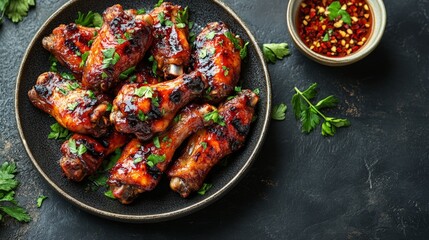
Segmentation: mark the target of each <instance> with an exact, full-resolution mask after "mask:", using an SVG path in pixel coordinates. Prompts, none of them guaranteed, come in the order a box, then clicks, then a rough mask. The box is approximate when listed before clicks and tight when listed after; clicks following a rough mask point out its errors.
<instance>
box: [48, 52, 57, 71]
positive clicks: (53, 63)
mask: <svg viewBox="0 0 429 240" xmlns="http://www.w3.org/2000/svg"><path fill="white" fill-rule="evenodd" d="M49 62H50V63H51V66H50V68H49V71H51V72H58V68H57V67H58V60H57V59H56V58H55V57H54V56H53V55H50V56H49Z"/></svg>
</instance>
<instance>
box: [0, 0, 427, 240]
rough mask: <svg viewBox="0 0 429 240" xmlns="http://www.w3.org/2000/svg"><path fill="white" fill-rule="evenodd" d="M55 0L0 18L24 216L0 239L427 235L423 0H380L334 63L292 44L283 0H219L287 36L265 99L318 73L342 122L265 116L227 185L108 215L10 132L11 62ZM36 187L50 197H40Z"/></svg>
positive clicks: (5, 100) (4, 98) (277, 37)
mask: <svg viewBox="0 0 429 240" xmlns="http://www.w3.org/2000/svg"><path fill="white" fill-rule="evenodd" d="M64 2H66V1H65V0H61V1H53V0H39V1H38V2H37V7H36V8H35V9H32V10H31V11H30V13H29V16H28V17H27V18H25V20H24V21H23V22H21V23H19V24H12V23H10V22H9V21H7V20H6V21H5V22H4V23H3V25H2V26H0V57H1V59H2V61H1V63H0V79H1V83H0V84H1V88H0V96H1V98H0V107H1V109H2V111H1V113H0V161H4V160H9V161H15V162H16V163H17V164H18V167H19V170H20V173H19V174H18V179H19V180H20V182H21V185H20V187H19V189H18V190H17V193H16V195H17V199H18V201H19V202H20V204H21V205H23V206H25V207H26V208H27V209H28V211H29V212H30V215H31V216H32V218H33V220H32V221H31V222H30V223H28V224H21V223H17V222H16V221H14V220H12V219H6V220H5V221H4V222H2V223H0V239H110V238H135V237H138V238H150V239H152V238H154V239H158V238H160V239H171V238H179V239H180V238H183V239H185V238H189V237H193V238H195V237H206V238H213V239H221V238H228V239H231V238H236V239H428V238H429V190H428V189H427V186H428V184H429V161H428V160H429V138H428V137H427V136H428V135H429V128H428V127H427V126H426V122H427V120H429V107H428V106H429V97H428V94H429V87H428V86H427V83H428V81H429V46H428V41H429V24H428V22H429V16H428V15H429V13H428V10H427V9H429V3H428V1H427V0H410V1H392V0H390V1H386V2H385V4H386V8H387V14H388V24H387V28H386V32H385V35H384V37H383V39H382V41H381V44H380V45H379V46H378V48H377V49H376V50H375V51H374V52H373V53H372V54H371V55H369V56H368V57H367V58H366V59H364V60H363V61H361V62H359V63H356V64H353V65H352V66H348V67H342V68H331V67H324V66H321V65H319V64H317V63H314V62H312V61H310V60H308V59H307V58H305V57H304V56H303V55H301V54H300V53H299V52H298V51H297V49H296V48H295V47H294V46H293V45H292V41H291V39H290V37H289V34H288V32H287V29H286V24H285V11H286V5H287V1H284V0H271V1H257V0H248V1H240V0H225V1H224V2H225V3H226V4H228V5H229V6H230V7H231V8H232V9H234V10H235V11H236V12H237V13H238V15H239V16H241V17H242V19H243V20H244V21H245V22H246V23H247V24H248V26H249V27H250V29H251V30H252V31H253V33H254V34H255V36H256V38H257V39H258V40H259V41H260V42H261V43H262V42H283V41H286V42H288V43H290V44H291V52H292V55H291V56H290V57H289V58H287V59H285V60H283V61H281V62H278V63H277V64H275V65H270V73H271V77H272V84H273V102H274V104H276V103H280V102H286V103H288V104H289V102H290V98H291V97H292V94H293V92H292V89H293V87H294V86H298V87H301V88H304V87H307V86H308V85H310V84H311V83H312V82H318V83H319V85H320V90H321V91H320V96H325V95H330V94H333V95H336V96H338V97H339V98H340V99H341V100H342V101H341V104H340V107H339V108H338V109H335V110H332V111H330V112H329V113H330V114H332V115H334V116H341V117H346V118H348V119H350V120H351V122H352V126H351V127H350V128H348V129H340V130H339V131H338V133H337V135H336V136H335V137H333V138H323V137H322V136H321V135H320V134H319V133H318V132H314V133H312V134H310V135H304V134H301V133H300V129H299V127H298V123H297V122H296V121H295V119H294V118H293V115H292V111H289V112H288V113H287V118H286V120H285V121H282V122H272V124H271V126H270V131H269V135H268V139H267V141H266V143H265V145H264V147H263V149H262V152H261V154H260V156H259V158H258V159H257V161H256V162H255V164H254V165H253V166H252V168H251V170H250V171H249V172H248V174H247V175H246V177H244V178H243V180H242V181H241V182H240V183H239V184H238V185H237V186H236V187H235V188H234V189H233V190H232V191H231V192H229V193H228V194H227V195H226V196H225V197H223V198H222V199H221V200H220V201H218V202H216V203H215V204H213V205H211V206H209V207H207V208H205V209H203V210H201V211H199V212H197V213H194V214H192V215H189V216H187V217H184V218H180V219H177V220H174V221H169V222H164V223H156V224H127V223H118V222H114V221H109V220H106V219H102V218H98V217H96V216H92V215H90V214H88V213H86V212H83V211H82V210H80V209H78V208H76V207H74V206H72V205H70V204H69V203H68V202H67V201H66V200H64V199H63V198H62V197H61V196H59V195H58V194H57V193H56V192H54V191H53V189H52V188H51V187H50V186H48V184H47V183H46V182H45V181H44V180H43V179H42V178H41V177H40V176H39V174H38V172H37V171H36V170H35V168H34V167H33V165H32V164H31V162H30V160H29V158H28V157H27V155H26V153H25V151H24V148H23V146H22V144H21V142H20V140H19V136H18V131H17V129H16V123H15V119H14V89H15V78H16V75H17V70H18V67H19V64H20V61H21V59H22V56H23V53H24V51H25V48H26V47H27V45H28V44H29V42H30V40H31V38H32V36H33V35H34V33H35V32H36V31H37V29H38V28H39V27H40V26H41V24H42V23H43V21H45V20H46V19H47V18H48V17H49V16H50V14H52V13H53V12H54V11H55V9H57V8H58V7H59V6H61V5H62V3H64ZM405 10H406V11H405ZM289 107H290V104H289ZM290 110H291V109H290ZM39 194H44V195H46V196H48V197H49V198H48V199H47V200H46V201H45V203H44V204H43V206H42V207H41V208H40V209H38V208H37V207H36V203H35V201H36V198H37V196H38V195H39Z"/></svg>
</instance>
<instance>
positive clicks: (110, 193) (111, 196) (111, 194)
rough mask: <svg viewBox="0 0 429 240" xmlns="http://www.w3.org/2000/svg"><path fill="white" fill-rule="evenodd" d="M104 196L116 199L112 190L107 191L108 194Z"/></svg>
mask: <svg viewBox="0 0 429 240" xmlns="http://www.w3.org/2000/svg"><path fill="white" fill-rule="evenodd" d="M104 196H106V197H108V198H111V199H115V196H113V192H112V190H107V191H106V192H104Z"/></svg>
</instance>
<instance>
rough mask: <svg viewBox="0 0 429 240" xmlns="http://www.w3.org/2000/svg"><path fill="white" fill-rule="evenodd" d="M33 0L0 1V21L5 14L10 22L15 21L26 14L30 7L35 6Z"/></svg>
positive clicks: (18, 20)
mask: <svg viewBox="0 0 429 240" xmlns="http://www.w3.org/2000/svg"><path fill="white" fill-rule="evenodd" d="M35 5H36V2H35V0H2V1H0V23H1V22H2V19H3V16H4V15H6V16H7V17H8V18H9V19H10V20H12V22H14V23H17V22H20V21H22V19H23V18H24V17H25V16H27V13H28V10H29V9H30V7H32V6H35Z"/></svg>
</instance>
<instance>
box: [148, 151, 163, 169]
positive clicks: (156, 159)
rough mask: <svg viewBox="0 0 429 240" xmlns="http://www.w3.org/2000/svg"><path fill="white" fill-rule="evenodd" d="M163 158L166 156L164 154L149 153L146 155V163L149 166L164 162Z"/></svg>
mask: <svg viewBox="0 0 429 240" xmlns="http://www.w3.org/2000/svg"><path fill="white" fill-rule="evenodd" d="M165 158H166V156H165V154H163V155H156V154H151V155H149V157H147V159H146V164H147V165H148V166H149V167H154V166H155V165H156V164H158V163H160V162H164V161H165Z"/></svg>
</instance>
